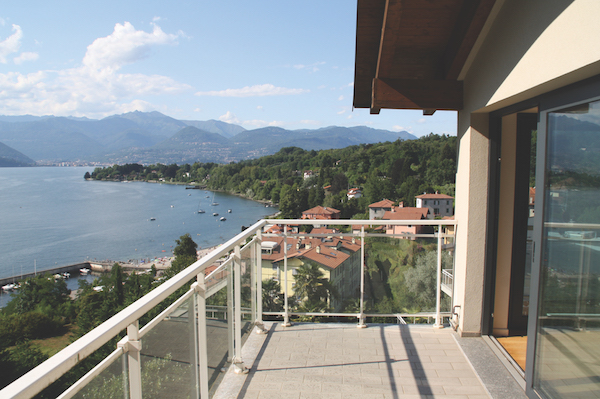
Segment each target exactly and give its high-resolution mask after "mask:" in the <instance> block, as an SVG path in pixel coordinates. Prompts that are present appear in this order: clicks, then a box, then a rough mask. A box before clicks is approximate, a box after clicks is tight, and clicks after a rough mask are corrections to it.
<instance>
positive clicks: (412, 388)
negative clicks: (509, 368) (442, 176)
mask: <svg viewBox="0 0 600 399" xmlns="http://www.w3.org/2000/svg"><path fill="white" fill-rule="evenodd" d="M313 223H314V221H311V220H262V221H259V222H257V223H256V224H255V225H253V226H252V227H250V228H249V229H247V230H245V231H244V232H242V233H240V234H239V235H237V236H236V237H234V238H232V239H231V240H229V241H228V242H226V243H224V244H223V245H221V246H220V247H218V248H217V249H216V250H214V251H213V252H211V253H210V254H208V255H207V256H205V257H204V258H202V259H200V260H198V261H197V262H195V263H194V264H192V265H191V266H189V267H188V268H186V269H185V270H183V271H182V272H180V273H179V274H177V275H176V276H174V277H173V278H171V279H170V280H168V281H166V282H165V283H163V284H162V285H160V286H159V287H157V288H156V289H154V290H153V291H151V292H150V293H149V294H147V295H146V296H144V297H142V298H141V299H139V300H138V301H137V302H135V303H133V304H132V305H130V306H129V307H127V308H126V309H124V310H123V311H121V312H120V313H118V314H116V315H115V316H113V317H112V318H110V319H109V320H107V321H106V322H104V323H103V324H101V325H100V326H98V327H97V328H95V329H94V330H92V331H91V332H89V333H88V334H86V335H85V336H83V337H82V338H80V339H79V340H77V341H75V342H74V343H73V344H71V345H69V346H68V347H67V348H65V349H64V350H62V351H61V352H59V353H58V354H56V355H55V356H53V357H52V358H50V359H48V360H47V361H46V362H44V363H42V364H41V365H40V366H38V367H37V368H35V369H34V370H32V371H30V372H29V373H27V374H26V375H24V376H23V377H21V378H20V379H18V380H17V381H15V382H14V383H12V384H11V385H9V386H8V387H6V388H4V389H3V390H2V391H0V397H2V398H30V397H33V396H35V395H36V394H37V393H38V392H41V391H43V390H44V389H47V388H48V387H50V388H49V389H51V390H52V392H56V390H57V389H59V387H60V386H63V387H65V389H64V390H61V392H62V393H60V392H59V393H58V394H57V395H59V396H58V397H59V398H61V399H66V398H95V397H102V398H112V397H115V398H117V397H118V398H142V397H153V398H161V397H165V398H167V397H168V398H209V397H211V398H229V397H236V398H263V397H274V398H283V397H293V398H301V397H311V398H315V397H326V398H342V397H344V398H348V397H360V398H371V397H372V398H388V397H389V398H400V397H415V398H416V397H422V396H421V395H435V397H438V396H440V397H445V396H447V397H448V398H450V397H461V398H472V399H473V398H483V397H488V393H490V392H492V393H493V392H494V390H496V391H498V392H502V393H503V394H502V395H504V394H505V393H506V391H505V388H504V386H502V388H501V389H500V388H498V386H500V385H502V384H501V383H500V384H498V383H497V382H494V381H495V380H497V379H498V376H503V375H505V374H506V371H502V370H501V369H502V366H501V365H500V366H498V364H499V361H498V360H497V358H495V357H494V356H493V355H492V354H491V350H490V348H489V347H487V346H486V345H485V344H483V343H482V341H481V339H479V340H477V339H457V338H456V335H455V333H454V331H453V329H452V328H450V327H451V325H452V323H453V321H455V320H453V318H454V317H455V316H454V315H453V312H452V309H451V305H450V303H451V302H450V300H449V298H451V297H452V287H453V284H452V280H453V278H452V270H453V262H454V260H453V259H454V258H453V245H452V243H453V240H454V236H453V233H448V231H452V232H453V231H454V229H448V228H447V227H449V226H452V227H454V226H456V224H457V223H456V222H455V221H452V220H451V221H448V220H444V221H442V220H421V221H414V220H411V221H389V220H386V221H374V220H368V221H364V220H363V221H360V220H356V221H355V220H331V221H327V224H328V226H329V228H328V229H323V228H321V229H313V230H312V231H311V232H310V233H302V232H298V231H297V230H294V231H293V232H291V231H288V228H287V225H291V224H293V225H304V226H307V225H308V226H310V225H312V224H313ZM319 223H322V222H319ZM270 224H278V225H280V226H282V227H283V228H282V229H281V230H280V232H277V233H267V231H272V230H270V229H266V227H268V226H269V225H270ZM390 224H397V225H408V224H411V225H415V224H422V225H424V226H430V228H429V231H432V233H428V234H406V233H402V234H398V235H389V234H383V233H381V232H380V231H381V230H378V229H377V227H378V226H382V225H390ZM265 242H270V244H268V245H266V247H268V248H269V251H266V252H265V251H264V248H263V244H264V243H265ZM273 243H275V244H273ZM294 243H295V244H294ZM317 244H318V245H317ZM390 259H392V260H390ZM215 264H220V265H219V266H218V267H216V268H214V267H211V269H212V271H211V272H210V273H207V272H206V269H207V268H208V267H210V266H214V265H215ZM305 265H309V266H310V265H312V266H313V269H311V270H313V271H314V270H317V269H318V270H319V271H320V273H322V275H321V277H320V278H319V279H317V280H318V281H319V284H321V285H322V286H327V287H329V291H327V293H326V294H323V293H322V291H321V294H320V295H321V296H323V295H325V296H324V297H323V298H322V300H320V301H318V303H317V304H316V305H318V306H317V307H315V303H310V301H309V299H310V298H309V297H308V296H306V295H312V294H298V293H304V292H309V291H306V290H304V291H302V289H303V288H302V286H303V284H304V283H303V280H301V276H302V275H304V274H305V272H306V267H304V266H305ZM413 266H414V267H413ZM303 267H304V268H303ZM275 269H277V270H276V272H277V278H278V280H279V283H280V285H279V286H278V287H276V288H273V286H270V287H266V286H265V287H264V289H263V282H265V284H267V283H272V282H273V281H274V280H273V277H274V276H273V273H274V270H275ZM408 270H415V272H409V271H408ZM411 273H412V274H411ZM415 273H417V274H415ZM419 273H420V274H419ZM409 281H410V284H412V286H411V289H412V290H413V291H410V289H408V288H407V287H408V286H409V283H408V282H409ZM402 284H404V285H402ZM419 284H420V285H419ZM415 287H416V291H415ZM391 290H396V291H397V292H404V295H406V297H407V298H408V297H410V298H412V299H413V301H414V302H411V303H406V302H402V306H403V311H398V303H395V302H394V303H392V299H391V298H396V297H394V296H393V295H392V296H386V295H389V292H387V291H391ZM302 295H304V297H302ZM394 300H396V299H394ZM267 308H268V309H267ZM482 345H483V346H482ZM469 353H472V354H473V356H471V357H470V360H468V359H467V357H466V356H465V354H469ZM482 356H483V357H484V359H483V360H482ZM87 357H90V358H92V359H98V361H95V362H94V364H92V365H89V366H87V369H86V370H84V371H81V370H80V369H81V368H82V367H83V366H84V365H87V363H88V362H87V360H86V362H84V359H86V358H87ZM492 358H493V359H492ZM490 359H492V360H490ZM494 359H495V360H494ZM496 363H498V364H496ZM478 364H480V365H481V372H480V371H477V372H475V371H474V369H473V368H472V366H474V367H475V369H477V368H478ZM490 367H491V369H490ZM494 367H496V368H495V369H494ZM72 369H74V370H73V371H71V370H72ZM490 370H491V371H490ZM68 373H71V374H72V375H70V374H68ZM75 373H79V374H80V375H82V376H81V377H78V379H76V382H73V381H75V380H73V378H74V377H73V375H74V374H75ZM486 373H487V374H488V375H489V378H487V379H486V377H485V374H486ZM503 373H504V374H503ZM65 374H67V375H65ZM63 376H64V377H63ZM482 376H483V377H482ZM61 378H62V379H61ZM67 379H71V380H67ZM57 380H58V382H56V383H55V384H54V385H52V384H53V383H54V382H55V381H57ZM482 380H483V381H490V382H489V384H488V383H486V384H487V385H484V384H482V382H481V381H482ZM504 382H505V383H506V381H504ZM513 388H514V387H513ZM515 392H516V393H515V395H516V396H514V397H519V396H518V394H519V389H518V387H517V389H516V391H515ZM521 393H522V391H521ZM46 395H49V394H48V393H46ZM53 395H54V394H53ZM411 395H413V396H411ZM54 396H56V395H54ZM498 397H506V396H498Z"/></svg>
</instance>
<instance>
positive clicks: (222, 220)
mask: <svg viewBox="0 0 600 399" xmlns="http://www.w3.org/2000/svg"><path fill="white" fill-rule="evenodd" d="M219 220H220V221H221V222H224V221H226V220H227V219H225V217H224V216H221V218H220V219H219Z"/></svg>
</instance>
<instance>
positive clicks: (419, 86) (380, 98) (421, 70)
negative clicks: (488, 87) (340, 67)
mask: <svg viewBox="0 0 600 399" xmlns="http://www.w3.org/2000/svg"><path fill="white" fill-rule="evenodd" d="M495 1H496V0H358V7H357V21H356V56H355V70H354V104H353V105H354V107H355V108H370V109H371V113H372V114H378V113H379V111H380V110H381V109H382V108H391V109H422V110H423V113H424V114H428V115H431V114H433V113H434V112H435V110H438V109H439V110H460V109H461V108H462V105H463V86H462V81H459V80H458V76H459V74H460V72H461V69H462V67H463V65H464V63H465V61H466V59H467V57H468V55H469V52H470V51H471V49H472V47H473V45H474V44H475V41H476V40H477V37H478V36H479V34H480V32H481V29H482V28H483V26H484V24H485V21H486V20H487V18H488V15H489V13H490V11H491V9H492V7H493V5H494V3H495Z"/></svg>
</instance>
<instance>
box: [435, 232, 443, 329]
mask: <svg viewBox="0 0 600 399" xmlns="http://www.w3.org/2000/svg"><path fill="white" fill-rule="evenodd" d="M437 235H438V240H437V241H438V242H437V280H436V287H435V323H434V324H433V327H434V328H444V324H443V323H442V320H441V316H440V306H441V296H442V229H441V226H439V227H438V233H437Z"/></svg>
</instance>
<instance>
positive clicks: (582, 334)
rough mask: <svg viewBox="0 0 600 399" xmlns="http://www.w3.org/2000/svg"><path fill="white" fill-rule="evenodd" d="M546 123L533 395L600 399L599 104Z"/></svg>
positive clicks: (574, 108)
mask: <svg viewBox="0 0 600 399" xmlns="http://www.w3.org/2000/svg"><path fill="white" fill-rule="evenodd" d="M540 120H541V121H542V124H541V129H540V130H541V132H539V133H540V134H539V135H538V137H540V138H541V143H540V144H539V147H538V154H540V156H541V154H544V155H545V156H544V159H542V160H539V163H538V165H540V166H541V165H544V168H543V171H542V172H541V173H539V174H538V180H537V182H538V183H537V185H538V186H539V187H538V190H537V198H538V199H539V200H541V201H539V200H538V201H536V213H535V214H536V219H537V218H538V217H539V215H542V216H541V218H540V219H539V220H536V231H538V234H537V239H536V245H537V246H539V248H537V250H536V251H535V254H536V257H537V259H534V264H535V265H537V267H536V269H537V271H536V273H535V274H536V276H535V279H536V282H537V287H536V288H535V291H536V292H535V294H537V304H536V317H535V318H534V320H530V324H529V327H530V334H531V332H532V330H534V331H535V341H534V342H531V344H530V345H531V346H530V347H529V349H528V352H529V353H528V364H529V362H530V360H533V363H534V367H533V369H532V370H531V372H530V374H529V376H528V379H529V378H532V380H530V384H531V385H530V389H531V388H532V389H533V391H535V395H539V396H541V397H547V398H598V397H600V101H588V102H580V103H575V104H571V105H569V106H566V107H562V108H561V107H558V108H554V109H549V110H547V111H544V112H541V114H540ZM542 136H543V138H542ZM540 176H543V179H539V177H540ZM542 196H543V198H541V197H542ZM538 202H539V204H538ZM538 205H539V207H538ZM541 211H543V212H541ZM538 213H539V215H538ZM532 277H533V276H532ZM532 293H533V292H532ZM532 305H533V304H532ZM530 337H531V335H530ZM530 396H533V395H531V391H530Z"/></svg>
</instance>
